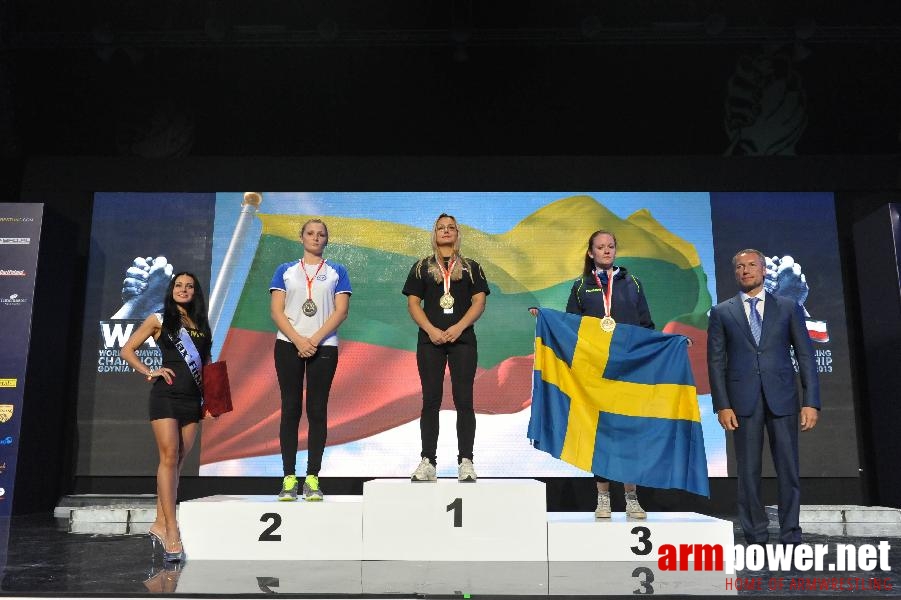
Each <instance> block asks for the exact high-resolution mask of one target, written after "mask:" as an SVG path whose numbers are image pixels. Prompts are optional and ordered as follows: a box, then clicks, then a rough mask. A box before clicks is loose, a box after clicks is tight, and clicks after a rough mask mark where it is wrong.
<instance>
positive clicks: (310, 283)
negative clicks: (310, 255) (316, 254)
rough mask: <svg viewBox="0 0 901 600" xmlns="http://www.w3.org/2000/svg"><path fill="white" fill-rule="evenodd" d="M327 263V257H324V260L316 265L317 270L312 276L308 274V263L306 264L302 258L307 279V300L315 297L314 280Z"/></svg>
mask: <svg viewBox="0 0 901 600" xmlns="http://www.w3.org/2000/svg"><path fill="white" fill-rule="evenodd" d="M324 264H325V259H324V258H323V259H322V262H320V263H319V266H318V267H316V272H315V273H313V276H312V277H310V276H309V275H307V265H305V264H304V262H303V259H302V258H301V259H300V268H301V269H303V276H304V278H305V279H306V280H307V300H312V299H313V280H314V279H316V276H317V275H319V271H320V270H321V269H322V265H324Z"/></svg>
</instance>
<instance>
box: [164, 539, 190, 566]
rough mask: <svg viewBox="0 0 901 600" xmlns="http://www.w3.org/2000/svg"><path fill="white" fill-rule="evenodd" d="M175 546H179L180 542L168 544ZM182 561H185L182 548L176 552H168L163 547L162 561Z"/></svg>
mask: <svg viewBox="0 0 901 600" xmlns="http://www.w3.org/2000/svg"><path fill="white" fill-rule="evenodd" d="M175 544H178V545H179V546H181V540H175V541H174V542H172V544H169V545H170V546H172V545H175ZM184 559H185V549H184V548H182V549H181V550H179V551H178V552H169V550H167V549H166V546H165V545H164V546H163V560H164V561H166V562H181V561H183V560H184Z"/></svg>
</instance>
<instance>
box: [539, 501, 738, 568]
mask: <svg viewBox="0 0 901 600" xmlns="http://www.w3.org/2000/svg"><path fill="white" fill-rule="evenodd" d="M547 535H548V549H547V551H548V560H549V561H552V562H553V561H569V562H580V561H588V562H591V561H612V562H617V561H625V562H636V561H637V562H643V561H648V562H650V561H653V562H655V563H656V562H657V559H658V558H659V556H660V555H659V549H660V547H661V546H663V545H665V544H673V545H674V546H675V547H676V548H679V547H680V545H684V544H689V545H692V546H694V545H695V544H702V545H703V544H708V545H716V544H718V545H719V547H720V548H721V549H722V552H723V557H724V560H725V557H728V556H731V554H732V547H733V545H734V534H733V527H732V522H731V521H725V520H723V519H717V518H714V517H708V516H705V515H700V514H698V513H686V512H666V513H660V512H650V513H648V518H647V519H641V520H637V519H627V518H626V515H625V513H613V516H612V518H610V519H595V518H594V514H592V513H559V512H555V513H548V520H547Z"/></svg>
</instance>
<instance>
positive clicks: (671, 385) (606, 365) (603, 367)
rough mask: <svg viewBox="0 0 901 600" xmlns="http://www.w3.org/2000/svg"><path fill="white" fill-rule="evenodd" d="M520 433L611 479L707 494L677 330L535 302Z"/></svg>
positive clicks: (690, 382) (693, 400) (693, 397)
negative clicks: (610, 325)
mask: <svg viewBox="0 0 901 600" xmlns="http://www.w3.org/2000/svg"><path fill="white" fill-rule="evenodd" d="M528 436H529V438H530V439H531V440H532V441H533V444H534V446H535V447H536V448H538V449H539V450H543V451H544V452H547V453H548V454H550V455H552V456H554V457H556V458H559V459H560V460H563V461H565V462H567V463H569V464H571V465H574V466H576V467H578V468H580V469H584V470H586V471H591V472H592V473H595V474H597V475H601V476H602V477H606V478H608V479H612V480H614V481H624V482H628V483H637V484H639V485H644V486H648V487H655V488H679V489H683V490H687V491H689V492H692V493H695V494H699V495H702V496H709V495H710V487H709V484H708V481H707V458H706V454H705V452H704V434H703V431H702V430H701V415H700V411H699V409H698V396H697V392H696V390H695V384H694V378H693V377H692V374H691V365H690V364H689V361H688V352H687V351H686V344H685V338H684V337H683V336H681V335H671V334H665V333H659V332H656V331H653V330H650V329H645V328H643V327H636V326H633V325H624V324H617V326H616V329H615V330H614V331H613V332H612V333H608V332H605V331H604V330H602V329H601V321H600V319H597V318H595V317H580V316H579V315H572V314H567V313H561V312H559V311H555V310H549V309H541V310H540V311H539V312H538V324H537V329H536V331H535V371H534V374H533V390H532V416H531V419H530V420H529V432H528Z"/></svg>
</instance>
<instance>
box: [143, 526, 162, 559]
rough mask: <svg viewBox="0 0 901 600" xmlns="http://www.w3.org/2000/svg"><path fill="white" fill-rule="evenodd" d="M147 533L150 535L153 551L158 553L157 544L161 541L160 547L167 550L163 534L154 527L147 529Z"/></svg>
mask: <svg viewBox="0 0 901 600" xmlns="http://www.w3.org/2000/svg"><path fill="white" fill-rule="evenodd" d="M147 535H149V536H150V543H151V544H152V545H153V553H154V554H156V544H157V542H159V544H160V547H161V548H162V549H163V551H165V550H166V542H165V541H164V540H163V536H161V535H160V534H158V533H157V532H155V531H154V530H153V529H150V530H148V531H147Z"/></svg>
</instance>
